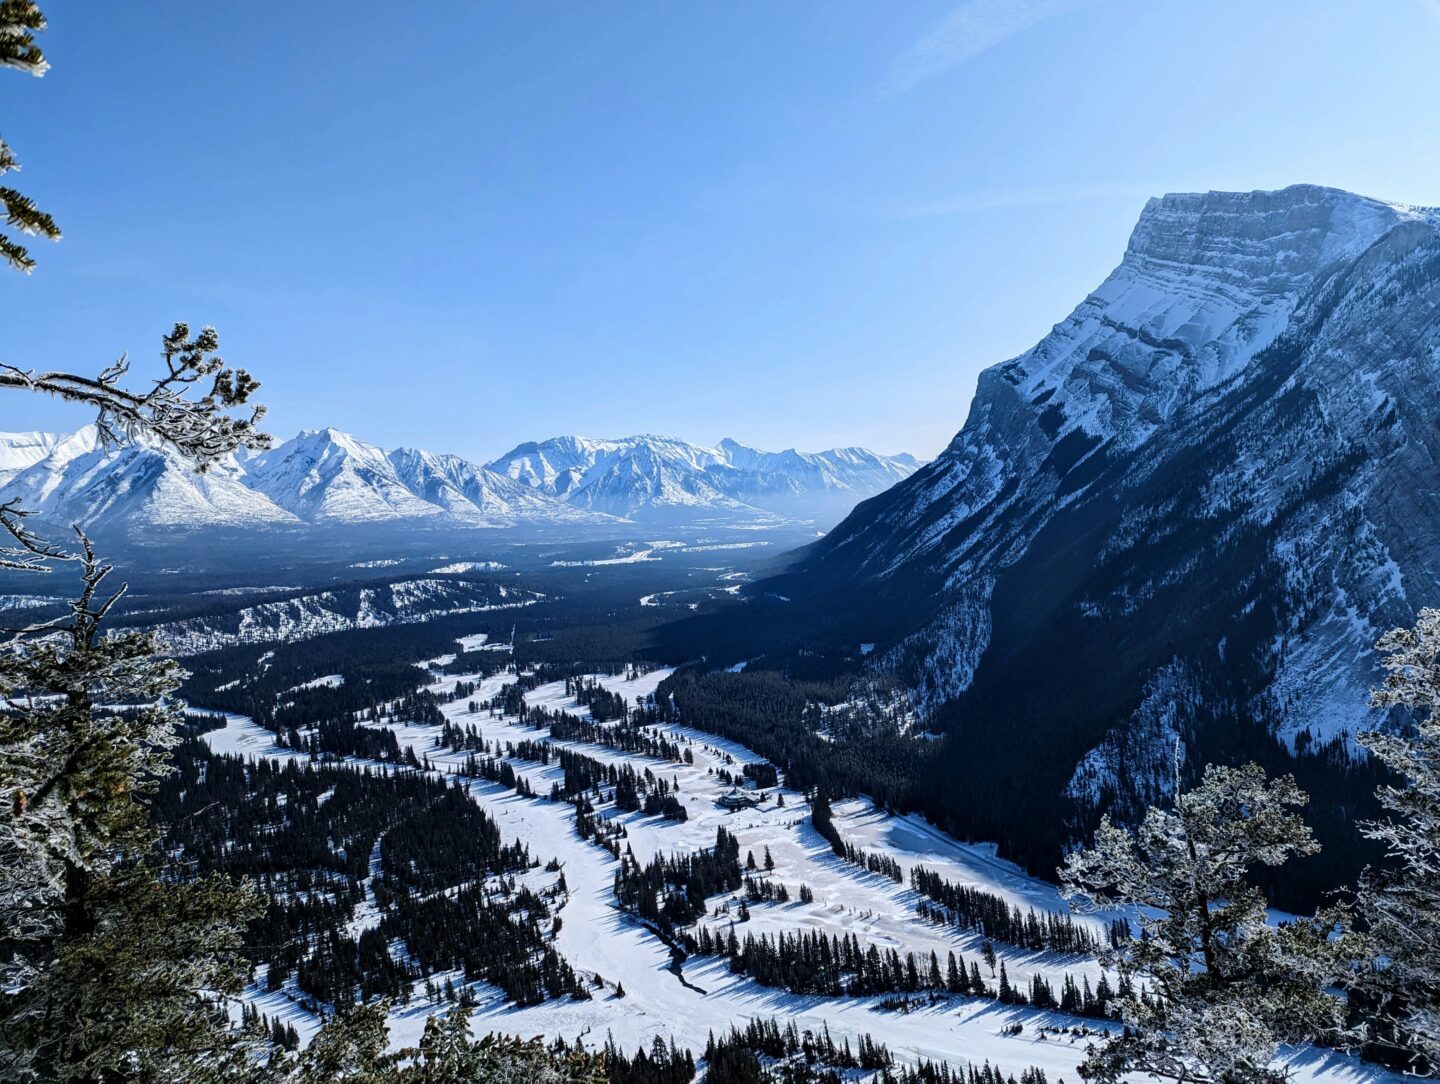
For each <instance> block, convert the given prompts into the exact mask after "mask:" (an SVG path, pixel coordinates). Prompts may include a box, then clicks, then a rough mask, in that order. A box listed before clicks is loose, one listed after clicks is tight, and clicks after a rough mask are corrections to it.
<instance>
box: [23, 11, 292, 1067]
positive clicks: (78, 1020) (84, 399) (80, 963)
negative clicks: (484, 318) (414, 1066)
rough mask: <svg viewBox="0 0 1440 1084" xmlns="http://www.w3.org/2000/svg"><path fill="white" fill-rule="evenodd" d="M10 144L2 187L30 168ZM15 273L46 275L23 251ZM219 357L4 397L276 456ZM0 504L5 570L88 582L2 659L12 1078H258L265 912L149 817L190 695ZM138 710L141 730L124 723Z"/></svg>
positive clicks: (233, 373) (117, 366)
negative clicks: (180, 695) (178, 694)
mask: <svg viewBox="0 0 1440 1084" xmlns="http://www.w3.org/2000/svg"><path fill="white" fill-rule="evenodd" d="M44 27H45V20H44V16H43V15H42V14H41V13H40V11H39V9H38V7H37V6H36V5H35V4H34V3H33V2H30V0H0V66H4V67H9V68H14V69H18V70H20V71H29V72H30V73H32V74H36V75H39V74H42V73H43V72H44V70H45V67H46V65H45V60H44V57H43V55H42V54H41V51H40V49H39V47H38V46H37V45H36V43H35V40H34V34H35V33H37V32H39V31H41V30H43V29H44ZM15 166H16V163H15V159H14V156H13V154H12V153H11V151H10V149H9V147H8V146H6V145H4V144H3V143H0V173H4V172H7V171H9V170H11V169H14V168H15ZM0 202H3V203H4V206H5V213H6V221H7V223H8V225H9V226H11V227H12V228H15V229H18V230H19V231H20V232H21V233H22V234H25V233H28V234H33V235H40V236H49V237H58V236H59V231H58V230H57V229H55V227H54V223H53V222H52V221H51V220H50V218H49V216H47V215H45V214H43V213H42V212H40V211H38V210H37V209H36V208H35V206H34V204H33V203H31V202H30V201H29V200H28V199H27V198H26V197H24V196H22V195H20V194H19V193H17V192H16V191H15V190H13V189H10V188H0ZM0 255H3V256H4V257H5V258H6V259H7V260H8V262H10V263H11V264H12V265H13V266H16V267H19V268H21V269H22V270H29V269H30V267H32V266H33V261H32V260H31V259H30V257H29V255H28V253H27V252H26V250H25V249H24V247H23V246H21V245H19V244H18V243H17V242H15V241H14V240H13V239H12V238H9V237H4V236H0ZM217 347H218V338H217V336H216V334H215V332H214V330H213V329H210V328H205V329H203V330H201V331H200V332H199V333H198V334H195V335H192V334H191V332H190V329H189V327H188V326H186V325H185V324H177V325H176V326H175V328H174V330H173V331H172V332H171V333H170V334H169V335H166V336H165V337H164V339H163V342H162V350H161V358H162V361H163V363H164V370H163V371H162V373H161V375H160V377H159V378H158V379H156V380H154V381H152V382H150V383H149V384H148V386H146V387H145V388H144V389H143V390H138V391H132V390H130V389H129V388H126V387H125V386H123V385H122V384H121V379H122V377H124V376H125V375H126V374H127V372H128V371H129V365H128V362H127V360H126V359H125V358H123V357H122V358H121V359H120V360H119V361H117V362H116V363H114V364H113V365H111V366H109V367H108V368H107V369H105V370H104V371H103V372H101V373H100V374H98V375H97V376H84V375H77V374H73V373H66V372H33V371H28V370H24V369H20V368H17V367H14V366H11V365H4V366H0V388H9V389H13V390H24V391H32V392H41V393H43V394H47V395H51V396H54V397H57V398H60V399H63V400H66V401H68V402H73V403H79V404H82V405H85V406H88V407H90V408H93V409H95V410H96V412H97V416H96V425H97V428H98V431H99V434H100V437H101V439H102V441H103V442H107V443H113V442H115V441H117V440H119V439H120V438H121V437H122V436H127V437H133V436H140V435H144V436H146V437H147V438H149V439H153V440H155V441H157V442H159V443H162V444H165V445H168V446H169V447H171V448H173V449H174V450H176V451H177V452H179V453H180V454H181V455H183V456H185V457H186V458H188V459H189V460H190V461H191V462H192V463H193V464H194V465H195V467H196V468H197V469H198V470H203V469H205V467H206V466H208V465H209V464H211V463H213V462H215V461H216V460H218V459H220V458H222V457H224V456H225V455H228V454H229V453H230V452H232V451H234V450H235V449H236V448H238V447H241V446H249V447H261V446H264V445H265V444H266V442H267V439H268V438H266V437H265V436H264V435H263V434H261V433H259V432H258V431H257V429H256V425H257V423H258V421H259V418H260V416H261V411H260V410H259V409H254V410H252V411H251V412H249V414H248V415H246V414H245V413H243V412H241V413H236V408H239V407H242V406H244V405H245V404H246V403H247V401H248V400H249V398H250V396H251V395H252V394H253V392H254V391H255V389H256V387H257V384H256V382H255V381H254V380H253V379H252V378H251V377H250V376H249V374H247V373H246V372H245V371H244V370H243V369H230V368H228V367H226V365H225V363H224V362H223V361H222V360H221V359H220V358H218V357H216V356H215V350H216V349H217ZM26 516H27V513H26V511H25V510H24V509H23V508H20V507H19V506H18V505H16V504H15V503H13V502H11V503H6V504H3V505H0V530H3V531H4V532H5V533H6V534H8V536H9V543H8V544H7V545H5V546H3V547H0V568H6V569H12V570H19V571H27V572H49V571H52V570H55V569H57V568H68V569H77V570H78V572H79V576H78V579H79V586H78V595H77V597H76V598H75V600H74V601H73V602H71V603H70V605H69V609H70V613H69V615H68V616H67V617H64V618H60V619H56V620H54V621H45V622H39V623H36V624H32V625H30V626H26V627H21V628H14V629H8V630H4V635H5V639H4V641H3V642H0V696H3V697H5V698H6V700H7V704H6V710H5V711H4V712H3V713H0V793H3V794H4V795H5V799H4V803H3V806H0V1076H3V1077H4V1079H6V1080H20V1081H24V1080H35V1079H44V1080H86V1081H91V1080H101V1081H108V1080H121V1079H124V1080H132V1079H155V1080H170V1079H186V1080H194V1081H205V1080H210V1079H218V1078H220V1077H222V1076H227V1075H229V1076H234V1075H235V1074H240V1073H243V1072H244V1070H245V1068H246V1066H249V1065H250V1064H251V1062H250V1061H249V1059H248V1058H247V1055H246V1053H245V1051H244V1050H243V1049H242V1046H243V1043H242V1042H241V1039H240V1037H239V1034H238V1033H234V1032H232V1031H231V1030H230V1029H229V1027H228V1017H227V1014H226V1013H225V1011H224V1008H223V1006H222V1005H221V1004H220V1003H219V1001H218V1000H217V999H218V998H219V997H221V996H223V995H225V994H227V993H230V992H233V991H234V990H236V989H238V987H239V986H240V984H241V983H242V982H243V980H244V978H245V975H246V973H247V971H248V968H247V967H245V966H243V960H242V958H241V957H240V955H239V953H238V948H239V936H238V932H237V931H238V929H239V925H240V923H241V922H242V921H243V920H244V918H245V917H246V916H247V915H248V914H249V913H250V911H251V909H252V907H253V904H254V898H253V895H252V893H251V892H250V891H249V890H247V889H245V888H237V887H234V886H233V885H231V884H230V883H229V882H228V881H226V880H221V879H210V880H194V879H191V878H188V877H186V876H185V873H184V871H183V870H180V869H177V868H175V867H174V864H173V863H171V862H169V861H168V860H167V859H165V858H164V856H162V854H161V852H160V851H159V850H158V849H157V847H156V846H155V843H156V833H155V832H154V830H153V829H151V828H150V827H149V823H148V816H147V811H146V808H145V804H144V803H145V800H146V798H147V795H148V794H149V793H150V791H151V790H152V789H153V787H154V785H155V781H156V779H157V777H158V776H160V775H161V774H162V773H163V772H164V771H165V770H166V766H167V750H168V748H169V747H170V746H171V745H172V744H173V742H174V740H175V731H176V728H177V726H178V724H179V721H180V716H179V710H178V705H177V704H176V702H175V701H174V700H173V693H174V691H175V689H176V688H177V686H178V684H179V680H180V678H181V676H182V674H181V671H180V670H179V668H178V667H177V666H175V664H174V663H172V662H170V661H168V660H165V659H162V658H161V657H159V656H158V655H157V653H156V647H155V644H154V642H153V641H152V640H151V639H150V638H149V637H148V636H146V635H143V634H141V633H136V632H126V633H120V634H114V635H105V634H104V632H103V628H102V626H103V623H104V620H105V618H106V615H107V614H108V613H109V611H110V609H111V607H113V606H114V604H115V602H116V601H117V600H118V599H119V597H120V594H121V593H122V592H123V591H124V588H123V586H122V587H121V588H120V589H119V590H118V591H116V592H114V593H111V594H107V593H106V591H105V589H104V588H105V580H106V577H107V576H108V575H109V573H110V571H111V570H110V568H109V567H108V566H106V565H105V564H104V563H103V562H101V561H100V560H99V559H98V558H97V557H96V555H95V552H94V549H93V548H92V546H91V545H90V542H89V540H88V539H87V538H86V537H85V536H84V534H83V533H81V532H79V531H78V529H77V532H76V534H77V538H78V544H77V546H76V547H75V548H74V549H66V548H64V547H61V546H59V545H56V544H53V543H51V542H47V541H45V540H44V539H42V538H40V537H39V536H38V535H37V534H35V533H34V532H32V531H31V530H30V529H29V528H28V527H27V525H26ZM117 703H119V704H127V705H135V706H134V707H132V708H127V709H125V710H123V711H119V710H109V709H105V708H102V707H100V705H105V704H117Z"/></svg>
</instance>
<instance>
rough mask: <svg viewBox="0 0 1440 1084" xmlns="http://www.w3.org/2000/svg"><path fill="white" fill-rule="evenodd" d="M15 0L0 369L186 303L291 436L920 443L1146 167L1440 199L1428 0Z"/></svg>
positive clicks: (23, 425) (98, 353)
mask: <svg viewBox="0 0 1440 1084" xmlns="http://www.w3.org/2000/svg"><path fill="white" fill-rule="evenodd" d="M44 7H45V9H46V11H47V13H48V15H49V17H50V21H51V29H50V30H49V31H48V32H47V33H46V34H45V36H44V41H45V47H46V51H47V53H48V54H49V56H50V59H51V62H52V64H53V69H52V71H51V72H50V74H48V75H47V76H46V77H45V78H43V79H31V78H28V77H25V76H21V75H19V74H15V73H0V123H3V131H4V134H5V137H6V139H7V140H8V141H9V142H10V143H11V144H12V145H13V146H14V147H15V148H16V151H17V153H18V154H19V156H20V159H21V161H22V162H23V163H24V165H25V169H24V172H23V174H22V175H21V176H20V178H19V181H20V182H21V184H22V186H23V187H24V188H25V189H26V190H27V191H28V192H29V193H30V194H31V195H33V196H34V197H35V198H36V199H37V201H39V202H40V203H41V205H42V206H44V207H45V208H46V209H48V210H50V211H51V212H52V213H53V214H54V215H55V217H56V218H57V219H58V220H59V223H60V225H61V226H62V228H63V229H64V230H65V239H64V240H63V241H62V242H61V243H59V244H57V245H49V244H43V245H39V246H37V247H38V252H37V254H38V256H39V258H40V261H41V263H40V267H39V269H38V270H37V271H36V272H35V273H34V274H33V275H31V276H29V277H25V276H20V275H15V274H10V275H8V276H5V277H0V304H3V306H4V312H5V328H6V334H5V341H4V343H3V348H0V360H5V361H8V362H10V363H13V364H23V365H26V366H36V367H51V366H68V367H78V368H84V369H88V370H93V369H96V368H98V367H99V366H101V365H103V364H104V363H105V362H107V361H108V360H110V359H111V358H113V357H114V356H115V355H117V354H118V353H120V352H121V351H122V350H126V349H128V350H130V351H131V353H132V356H133V357H134V358H135V360H136V363H137V367H138V368H139V369H140V370H143V369H144V366H145V365H148V363H149V361H150V359H151V358H152V357H153V354H154V351H155V347H156V346H157V345H158V342H159V335H160V333H161V331H162V330H164V329H165V328H167V327H168V326H169V325H170V324H171V323H173V322H174V321H175V320H176V319H186V320H189V321H190V322H192V323H193V324H196V325H198V324H202V323H210V324H214V325H215V326H216V327H218V328H219V329H220V333H221V340H222V343H223V344H224V353H225V354H226V356H227V357H228V358H229V359H230V360H231V361H233V362H236V363H241V364H244V365H246V366H247V367H249V368H250V369H251V370H252V371H254V372H255V373H256V374H257V375H259V376H260V377H261V379H262V380H263V382H264V385H265V387H264V394H263V398H264V399H265V400H266V401H267V402H268V403H269V404H270V406H271V419H270V427H271V429H272V430H273V431H274V432H276V433H277V434H279V435H282V436H289V435H291V434H292V433H293V432H294V431H295V430H297V429H300V428H302V427H315V426H321V425H327V424H330V425H335V426H338V427H340V428H342V429H347V430H350V431H352V432H354V433H356V434H357V435H359V436H361V437H362V438H365V439H368V440H371V441H374V442H377V443H381V444H385V445H387V446H389V445H398V444H411V445H418V446H422V447H428V448H433V449H435V450H440V451H453V452H458V453H461V454H464V455H469V456H471V457H474V458H488V457H490V456H493V455H497V454H499V453H501V452H503V451H505V450H506V449H507V448H509V447H510V446H512V445H514V444H516V443H518V442H520V441H522V440H527V439H540V438H543V437H546V436H550V435H554V434H557V433H566V432H580V433H585V434H590V435H597V436H613V435H620V434H625V433H631V432H660V433H669V434H673V435H677V436H681V437H685V438H689V439H693V440H698V441H715V440H718V439H719V438H720V437H722V436H725V435H733V436H735V437H737V438H740V439H742V440H747V441H750V442H752V443H755V444H758V445H760V446H763V447H771V448H780V447H788V446H799V447H802V448H820V447H829V446H832V445H837V444H865V445H868V446H871V447H874V448H877V449H878V450H881V451H902V450H906V451H913V452H916V453H919V454H922V455H933V454H935V453H936V452H937V451H938V450H939V449H940V448H941V447H943V446H944V444H945V443H946V442H947V441H948V440H949V439H950V437H951V436H952V435H953V434H954V432H955V431H956V430H957V429H958V428H959V426H960V424H961V422H962V421H963V420H964V416H965V413H966V410H967V409H968V404H969V400H970V397H971V394H972V392H973V390H974V384H975V377H976V374H977V373H978V372H979V371H980V369H982V368H984V367H985V366H987V365H990V364H993V363H995V362H997V361H1000V360H1003V359H1004V358H1006V357H1009V356H1012V355H1014V354H1016V353H1019V352H1020V351H1022V350H1024V349H1026V348H1027V347H1028V346H1030V345H1031V344H1032V343H1033V342H1034V341H1035V340H1036V339H1038V338H1039V337H1040V336H1041V335H1043V334H1044V333H1045V332H1046V331H1047V330H1048V329H1049V328H1050V326H1051V325H1052V324H1054V323H1055V322H1056V321H1057V320H1059V319H1061V318H1062V317H1063V316H1064V315H1065V313H1066V312H1068V311H1069V309H1070V308H1071V307H1073V306H1074V304H1075V303H1076V302H1078V301H1079V300H1080V298H1081V297H1083V295H1084V294H1085V292H1086V291H1087V290H1089V289H1091V288H1092V287H1093V286H1095V285H1096V284H1097V283H1098V282H1099V281H1100V280H1101V279H1102V278H1103V277H1104V275H1105V274H1106V273H1107V272H1108V271H1109V269H1110V268H1111V267H1112V266H1113V265H1114V263H1115V262H1116V261H1117V260H1118V258H1119V256H1120V254H1121V253H1122V251H1123V249H1124V245H1125V241H1126V238H1127V236H1128V234H1129V231H1130V228H1131V227H1132V225H1133V224H1134V220H1135V217H1136V215H1137V214H1138V213H1139V210H1140V208H1141V206H1142V205H1143V203H1144V200H1145V197H1146V196H1147V195H1151V194H1159V193H1162V192H1166V191H1189V190H1204V189H1211V188H1215V189H1252V188H1275V187H1281V186H1283V185H1286V184H1290V183H1295V182H1302V181H1303V182H1312V183H1319V184H1330V185H1336V186H1338V187H1343V188H1350V189H1353V190H1356V191H1361V192H1364V193H1366V194H1369V195H1374V196H1379V197H1382V198H1387V199H1394V200H1400V201H1405V202H1412V203H1422V204H1440V126H1437V125H1436V124H1435V123H1434V120H1433V116H1432V114H1433V109H1434V105H1435V103H1436V102H1440V65H1437V64H1436V63H1435V57H1436V55H1437V48H1440V4H1437V3H1434V2H1427V0H1392V2H1386V3H1378V4H1377V3H1361V2H1354V3H1345V4H1341V3H1325V2H1312V0H1305V2H1298V0H1297V2H1284V0H1264V2H1257V0H1245V2H1229V0H1205V2H1198V0H1197V2H1193V3H1192V2H1181V0H1175V2H1168V3H1154V2H1153V0H1145V2H1141V0H1136V2H1131V0H971V2H969V3H962V4H959V5H956V4H954V3H925V2H913V3H904V4H882V3H873V2H868V0H867V2H837V0H824V2H821V0H815V2H793V3H781V4H777V3H773V2H769V0H765V2H758V0H757V2H746V0H740V2H736V0H725V2H716V3H700V2H682V3H676V2H673V0H657V2H653V3H642V2H624V3H620V2H616V3H608V2H599V0H595V2H579V0H570V2H563V3H562V2H546V0H523V2H521V0H514V2H506V3H481V2H459V0H455V2H451V3H438V2H419V3H415V4H409V5H398V6H397V5H395V4H394V3H393V2H387V3H378V2H376V3H372V2H369V0H346V2H345V3H328V2H318V0H306V2H305V3H299V4H290V5H282V6H280V7H278V8H269V9H265V10H264V12H261V11H260V10H259V9H257V8H256V7H255V6H254V5H247V4H213V3H194V2H193V0H176V2H166V3H161V2H141V3H129V4H97V3H93V2H82V0H50V2H48V3H46V4H45V5H44ZM397 15H399V16H402V17H399V18H397ZM84 420H85V419H84V418H83V417H82V416H80V415H77V414H75V413H74V412H72V411H70V410H68V409H67V408H64V407H59V406H51V405H49V404H38V403H35V402H27V401H24V399H23V398H21V397H12V398H11V399H10V400H9V401H7V402H5V403H4V404H3V412H0V428H5V429H32V428H59V427H66V426H73V425H78V424H81V423H83V421H84Z"/></svg>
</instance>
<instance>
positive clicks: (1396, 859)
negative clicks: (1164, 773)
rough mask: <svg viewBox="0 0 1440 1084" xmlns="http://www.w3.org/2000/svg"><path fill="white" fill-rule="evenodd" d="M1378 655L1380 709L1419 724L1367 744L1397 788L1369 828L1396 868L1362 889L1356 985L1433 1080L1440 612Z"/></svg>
mask: <svg viewBox="0 0 1440 1084" xmlns="http://www.w3.org/2000/svg"><path fill="white" fill-rule="evenodd" d="M1376 647H1377V649H1378V650H1379V651H1381V652H1383V653H1384V656H1385V657H1384V659H1383V660H1382V662H1383V665H1384V667H1385V669H1386V670H1387V671H1388V673H1387V674H1386V676H1385V682H1384V684H1383V686H1381V688H1379V689H1376V690H1375V691H1374V693H1373V695H1372V698H1371V699H1372V702H1373V703H1374V704H1375V706H1376V707H1385V708H1389V707H1401V708H1404V709H1407V710H1408V711H1409V712H1411V713H1413V715H1414V716H1415V718H1414V728H1413V730H1412V731H1410V732H1409V733H1381V732H1371V733H1365V734H1361V735H1360V738H1359V740H1360V743H1361V744H1362V745H1363V746H1365V748H1367V749H1368V750H1369V751H1370V753H1371V754H1372V755H1373V756H1375V757H1376V758H1377V759H1379V760H1380V761H1381V762H1382V763H1383V764H1384V765H1385V766H1386V767H1388V768H1389V769H1390V770H1391V771H1392V772H1393V773H1394V774H1395V778H1396V780H1397V783H1395V784H1393V785H1390V786H1384V787H1381V788H1380V789H1379V791H1378V792H1377V796H1378V798H1379V800H1380V804H1381V806H1383V807H1384V809H1385V810H1386V811H1387V812H1388V813H1389V814H1390V816H1389V818H1388V819H1386V820H1383V821H1378V822H1372V823H1369V824H1366V825H1365V826H1363V828H1362V831H1363V832H1364V834H1365V835H1366V836H1367V837H1368V838H1370V839H1374V840H1378V841H1379V842H1381V843H1383V844H1384V845H1385V849H1386V851H1387V856H1388V857H1389V859H1390V862H1391V865H1390V866H1389V867H1388V868H1385V869H1382V870H1374V869H1372V870H1367V871H1366V873H1365V875H1364V877H1363V878H1362V879H1361V883H1360V887H1359V892H1358V898H1357V901H1356V915H1357V918H1358V920H1359V926H1358V928H1359V930H1360V931H1361V932H1360V933H1359V934H1358V935H1357V938H1358V940H1359V945H1358V946H1357V947H1356V949H1355V950H1354V955H1355V956H1356V958H1357V959H1359V960H1361V961H1362V964H1363V966H1362V967H1361V968H1360V971H1359V974H1358V975H1357V977H1356V985H1357V987H1358V988H1359V989H1360V990H1361V991H1362V992H1364V993H1366V994H1368V995H1370V997H1371V998H1372V999H1373V1000H1375V1002H1376V1003H1377V1013H1378V1016H1379V1018H1380V1023H1381V1024H1382V1030H1383V1032H1384V1033H1385V1035H1386V1036H1388V1037H1389V1038H1390V1039H1391V1040H1393V1041H1394V1042H1395V1043H1396V1044H1397V1045H1399V1046H1400V1047H1401V1048H1402V1050H1404V1051H1406V1052H1408V1053H1409V1054H1410V1055H1412V1056H1413V1057H1414V1059H1415V1060H1414V1062H1413V1063H1412V1065H1411V1068H1412V1069H1414V1070H1416V1071H1420V1072H1433V1071H1434V1069H1435V1067H1436V1066H1440V718H1437V716H1436V714H1435V708H1436V705H1437V704H1440V610H1432V609H1426V610H1422V611H1421V612H1420V616H1419V619H1418V621H1417V622H1416V624H1415V627H1414V628H1411V629H1393V630H1391V631H1390V632H1388V633H1386V634H1385V636H1384V637H1382V638H1381V640H1380V642H1379V644H1377V645H1376Z"/></svg>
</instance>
